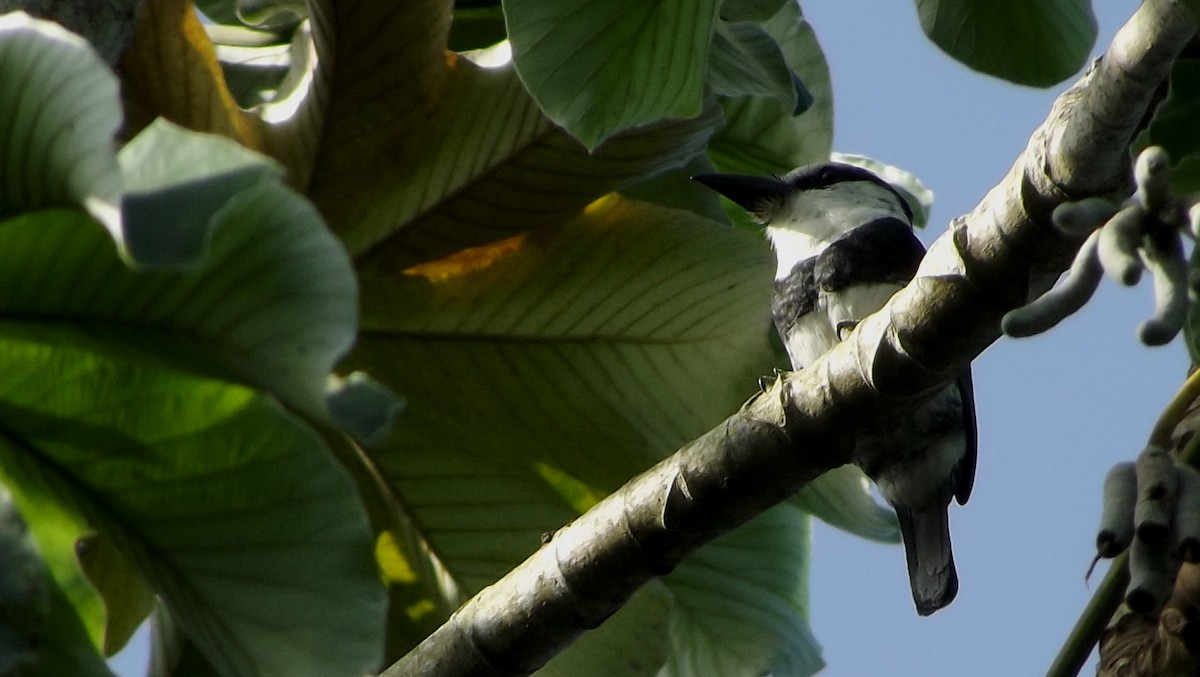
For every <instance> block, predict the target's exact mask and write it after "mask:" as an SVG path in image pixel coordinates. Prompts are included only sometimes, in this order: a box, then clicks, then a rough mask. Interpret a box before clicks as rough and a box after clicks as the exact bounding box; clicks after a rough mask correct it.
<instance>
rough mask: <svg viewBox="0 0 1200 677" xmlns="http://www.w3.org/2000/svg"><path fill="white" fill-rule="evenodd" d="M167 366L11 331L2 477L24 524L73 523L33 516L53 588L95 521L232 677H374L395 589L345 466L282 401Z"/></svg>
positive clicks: (32, 331)
mask: <svg viewBox="0 0 1200 677" xmlns="http://www.w3.org/2000/svg"><path fill="white" fill-rule="evenodd" d="M164 366H165V365H163V364H156V363H154V362H153V361H148V360H147V361H143V362H141V363H134V362H131V361H130V360H128V359H126V356H125V355H124V354H123V353H117V354H114V353H113V352H112V351H111V350H110V349H109V347H108V346H106V345H105V343H104V342H103V341H96V340H94V339H92V338H90V337H88V336H87V334H85V333H83V332H78V331H70V330H68V329H66V328H64V327H61V326H53V325H47V326H34V325H31V324H30V323H16V322H12V321H8V322H4V323H2V324H0V420H3V421H4V426H5V431H6V434H5V438H4V442H3V444H0V474H2V475H3V477H4V481H5V482H6V483H7V484H8V485H9V486H10V487H12V489H13V492H14V496H15V497H16V498H17V504H18V505H19V506H20V507H21V509H22V511H23V512H25V513H26V514H31V515H32V514H33V513H30V509H31V508H32V509H34V510H35V511H37V512H39V513H44V512H45V510H46V509H47V508H48V507H52V509H53V510H56V511H58V512H60V513H61V514H63V515H64V516H67V517H69V518H70V520H71V521H70V522H69V523H68V524H66V525H62V526H60V525H58V524H57V523H55V522H53V521H49V520H43V519H39V520H34V519H33V518H32V516H31V518H30V527H31V529H32V531H33V533H34V534H35V536H36V537H37V539H38V542H39V545H41V546H42V547H43V548H44V549H45V550H44V552H45V553H46V557H47V560H48V561H51V563H52V571H54V572H55V578H56V579H57V580H58V581H59V582H60V584H62V583H64V578H65V582H71V581H72V580H75V578H74V577H69V576H68V577H63V576H61V575H60V572H59V569H61V568H63V567H60V568H59V569H55V567H54V566H53V562H55V561H60V562H64V561H73V560H74V559H75V542H76V541H77V539H78V538H79V536H81V535H82V534H83V532H84V530H85V529H91V528H94V529H96V530H97V531H99V533H100V534H101V535H102V536H104V537H107V538H111V539H113V541H114V543H116V544H118V545H119V546H120V547H121V549H122V551H123V553H124V554H125V555H126V556H127V557H128V558H129V560H130V561H131V562H132V563H133V564H134V566H135V567H136V568H137V569H138V571H139V572H140V573H141V574H142V575H143V576H144V577H145V579H146V580H147V581H149V582H150V584H151V586H152V587H153V588H154V589H155V591H156V592H157V593H158V594H159V595H160V596H161V597H162V598H163V599H164V600H166V603H167V605H168V606H169V607H170V608H171V610H172V612H173V613H174V614H175V615H176V616H177V617H178V619H179V622H180V624H181V626H182V627H183V628H184V629H185V630H186V631H187V632H188V635H189V637H190V638H191V639H192V641H194V642H195V643H196V644H197V645H198V646H199V647H200V648H201V649H202V650H203V651H204V653H205V654H206V656H207V657H208V659H209V660H211V661H212V662H213V664H214V665H215V666H217V668H218V669H219V670H220V671H221V672H222V673H223V674H298V673H308V674H360V673H362V672H364V671H368V670H372V669H374V668H376V667H377V663H378V661H379V660H380V658H381V650H382V640H383V637H382V628H383V613H384V604H383V588H382V586H381V585H380V582H379V579H378V575H377V571H376V569H375V565H374V562H373V559H372V557H371V552H372V550H371V534H370V531H369V529H368V526H367V521H366V517H365V515H364V513H363V509H362V507H361V505H360V503H359V501H358V498H357V494H356V492H355V490H354V488H353V485H352V484H351V482H350V480H349V478H348V477H347V475H346V473H345V471H344V470H343V469H342V468H341V467H340V466H338V465H337V464H336V463H334V462H333V460H332V458H331V457H330V456H329V454H328V451H327V450H326V449H325V447H324V446H323V445H322V444H321V443H320V441H319V440H318V439H317V438H316V437H315V435H314V434H313V433H312V432H311V431H310V430H309V429H308V428H307V427H305V426H304V425H303V424H301V423H300V422H299V421H298V420H297V419H295V418H294V417H293V416H291V415H290V414H288V413H287V412H285V411H284V410H283V409H282V408H281V407H280V406H279V405H278V404H277V403H275V402H274V401H273V400H271V399H270V398H267V397H264V396H261V395H258V394H256V393H254V392H253V391H251V390H248V389H246V388H243V387H240V386H233V385H229V384H226V383H222V382H218V381H213V380H208V379H204V378H199V377H195V376H190V375H185V374H182V373H178V372H174V371H171V370H169V369H166V368H164ZM130 412H136V415H130ZM64 527H65V530H64ZM55 534H59V535H55ZM329 637H339V638H340V639H339V641H337V642H332V643H330V642H327V641H325V640H326V639H327V638H329ZM62 674H67V673H62Z"/></svg>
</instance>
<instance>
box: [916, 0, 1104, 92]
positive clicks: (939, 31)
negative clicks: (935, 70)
mask: <svg viewBox="0 0 1200 677" xmlns="http://www.w3.org/2000/svg"><path fill="white" fill-rule="evenodd" d="M916 1H917V13H918V14H919V15H920V18H921V28H922V29H923V30H924V31H925V35H927V36H929V39H930V40H932V41H933V43H934V44H935V45H937V46H938V47H939V48H941V49H942V51H944V52H946V53H947V54H949V55H950V56H951V57H953V58H955V59H957V60H958V61H960V62H962V63H963V64H965V65H967V66H969V67H971V68H973V69H975V70H977V71H980V72H983V73H987V74H988V75H994V76H996V77H998V78H1003V79H1005V80H1008V81H1010V82H1015V83H1018V84H1022V85H1031V86H1034V87H1050V86H1052V85H1055V84H1058V83H1059V82H1062V81H1063V80H1066V79H1067V78H1069V77H1071V76H1072V75H1074V74H1075V73H1077V72H1079V69H1080V68H1083V65H1084V63H1086V61H1087V58H1088V56H1089V55H1090V54H1091V51H1092V46H1093V45H1095V44H1096V31H1097V27H1096V16H1095V15H1094V14H1093V13H1092V3H1091V0H999V1H997V0H916Z"/></svg>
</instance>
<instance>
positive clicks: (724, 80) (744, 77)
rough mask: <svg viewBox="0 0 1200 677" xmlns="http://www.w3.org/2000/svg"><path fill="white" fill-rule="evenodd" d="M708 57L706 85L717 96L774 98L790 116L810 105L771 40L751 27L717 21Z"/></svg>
mask: <svg viewBox="0 0 1200 677" xmlns="http://www.w3.org/2000/svg"><path fill="white" fill-rule="evenodd" d="M708 58H709V67H708V68H709V70H708V84H709V86H710V87H712V89H713V91H714V92H716V93H717V94H719V95H721V96H728V97H738V96H762V97H766V98H769V99H776V100H778V101H779V102H780V103H783V104H785V105H787V106H788V107H789V108H790V109H791V111H792V114H793V115H798V114H800V113H802V112H803V111H804V110H805V109H806V108H808V106H809V105H811V104H812V96H811V95H810V94H809V93H808V91H807V90H806V89H804V85H803V84H802V83H801V82H800V81H799V79H798V78H796V76H795V75H794V74H793V73H792V71H791V69H790V68H788V65H787V62H786V61H785V60H784V58H783V53H782V52H781V51H780V49H779V45H777V44H775V39H774V38H772V37H771V36H770V34H768V33H767V32H766V31H765V30H763V29H762V28H760V27H758V26H756V25H754V24H751V23H734V24H731V23H728V22H726V21H717V23H716V32H714V33H713V40H712V51H711V52H709V57H708Z"/></svg>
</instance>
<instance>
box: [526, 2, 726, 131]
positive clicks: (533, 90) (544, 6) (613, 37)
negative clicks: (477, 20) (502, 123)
mask: <svg viewBox="0 0 1200 677" xmlns="http://www.w3.org/2000/svg"><path fill="white" fill-rule="evenodd" d="M716 5H717V2H716V0H700V1H698V2H696V1H689V0H663V1H661V2H642V1H641V0H613V1H611V2H591V1H590V0H562V1H560V2H543V0H507V1H506V2H505V3H504V13H505V17H506V19H507V22H508V34H509V39H510V40H511V41H512V46H513V60H514V61H515V62H516V66H517V71H518V72H519V73H520V74H521V80H522V81H523V82H524V83H525V86H526V87H527V88H528V90H529V93H530V94H532V95H533V97H534V98H535V99H537V102H538V105H539V106H540V108H541V110H542V111H543V112H544V113H545V114H546V116H547V117H549V118H550V119H551V120H553V121H554V122H555V123H557V124H558V125H560V126H562V127H563V128H565V129H566V130H567V131H568V132H570V133H571V134H572V135H573V136H574V137H575V138H577V139H579V140H580V141H582V142H583V143H584V145H585V146H587V147H588V148H595V147H596V146H598V145H599V144H600V142H601V141H603V140H604V139H606V138H608V137H610V136H612V135H613V134H616V133H617V132H620V131H622V130H625V129H629V128H630V127H634V126H637V125H645V124H649V123H652V122H657V121H659V120H662V119H664V118H678V119H686V118H692V117H695V116H697V115H699V114H700V111H701V109H702V103H703V101H702V98H701V94H702V90H703V85H704V65H705V63H706V62H707V60H708V49H709V40H710V38H711V35H712V30H713V27H712V24H713V20H714V19H715V18H716Z"/></svg>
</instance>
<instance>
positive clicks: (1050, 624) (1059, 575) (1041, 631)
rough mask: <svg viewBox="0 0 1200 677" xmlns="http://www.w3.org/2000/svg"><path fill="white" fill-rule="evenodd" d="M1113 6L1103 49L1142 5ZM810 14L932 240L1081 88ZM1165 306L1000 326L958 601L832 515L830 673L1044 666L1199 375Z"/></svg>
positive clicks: (855, 130)
mask: <svg viewBox="0 0 1200 677" xmlns="http://www.w3.org/2000/svg"><path fill="white" fill-rule="evenodd" d="M1102 4H1103V6H1102V7H1099V8H1098V10H1099V20H1100V38H1099V42H1098V45H1099V47H1101V48H1102V47H1104V46H1106V45H1107V44H1108V41H1109V39H1110V38H1111V36H1112V34H1113V32H1114V31H1115V30H1116V29H1117V28H1118V27H1119V26H1120V24H1121V23H1122V22H1123V21H1124V20H1125V19H1126V18H1127V17H1128V16H1129V14H1131V13H1132V12H1133V10H1134V8H1135V7H1136V4H1137V3H1134V2H1129V1H1126V2H1106V3H1102ZM805 13H806V16H807V17H808V18H809V20H810V21H811V22H812V23H813V25H814V26H815V28H816V31H817V34H818V36H819V38H820V40H821V43H822V45H823V46H824V48H825V51H826V55H827V57H828V59H829V62H830V67H831V69H832V73H833V86H834V106H835V110H836V113H835V120H836V129H835V148H836V150H839V151H842V152H849V153H861V154H865V155H869V156H872V157H874V158H876V159H879V160H882V161H884V162H888V163H891V164H895V165H897V166H900V167H903V168H905V169H908V170H909V171H912V172H913V173H915V174H916V175H917V176H919V177H920V178H921V179H922V180H923V181H924V182H925V183H926V185H928V186H929V187H930V188H932V189H933V190H934V191H935V194H936V202H935V205H934V212H933V218H932V220H931V222H930V226H929V228H928V232H926V233H923V234H922V237H923V239H925V240H926V241H929V240H931V239H932V238H933V237H936V236H937V235H938V234H940V233H941V232H942V231H943V230H944V229H945V224H946V223H947V222H948V221H949V220H950V219H951V218H953V217H954V216H957V215H959V214H962V213H965V212H967V211H969V210H970V209H971V208H972V207H973V206H974V205H975V204H976V202H978V201H979V199H980V198H981V197H982V196H983V195H984V194H985V193H986V191H987V190H988V189H989V188H990V187H991V186H992V185H994V184H995V182H996V181H998V180H999V179H1000V178H1001V177H1002V176H1003V175H1004V174H1005V172H1006V171H1007V170H1008V168H1009V166H1010V165H1011V163H1012V161H1013V160H1014V159H1015V158H1016V157H1017V155H1018V154H1019V153H1020V152H1021V150H1022V149H1023V148H1024V147H1025V144H1026V142H1027V140H1028V138H1029V134H1030V132H1032V131H1033V129H1034V128H1035V127H1036V126H1037V125H1038V124H1039V123H1040V122H1041V121H1042V119H1043V118H1044V117H1045V115H1046V113H1047V111H1048V110H1049V105H1050V102H1051V101H1052V100H1053V98H1054V96H1055V95H1057V93H1059V92H1060V91H1062V90H1063V89H1065V88H1066V86H1067V85H1062V86H1060V87H1057V88H1055V89H1053V90H1050V91H1042V90H1032V89H1028V88H1022V87H1017V86H1014V85H1009V84H1006V83H1003V82H999V81H997V80H993V79H990V78H987V77H985V76H982V75H979V74H976V73H973V72H971V71H969V70H967V69H966V68H965V67H963V66H960V65H958V64H957V63H954V62H952V61H951V60H950V59H949V58H948V57H945V56H944V55H943V54H942V53H941V52H939V51H938V50H937V49H936V48H935V47H933V46H932V45H931V44H930V43H928V41H926V40H925V38H924V36H923V35H922V34H921V32H920V27H919V25H918V23H917V17H916V10H915V8H914V5H913V3H905V2H879V0H838V1H836V2H808V3H805ZM1068 84H1069V83H1068ZM1151 304H1152V299H1151V295H1150V291H1149V288H1148V285H1145V284H1144V285H1143V287H1142V288H1138V289H1134V290H1129V289H1123V288H1116V287H1115V285H1113V284H1112V283H1110V282H1107V281H1106V282H1105V283H1104V284H1103V285H1102V287H1101V291H1100V293H1099V294H1098V295H1097V298H1095V299H1094V300H1093V301H1092V302H1091V304H1090V305H1089V306H1087V307H1086V308H1085V309H1084V310H1083V311H1082V312H1081V313H1080V314H1079V315H1077V316H1075V317H1072V318H1070V319H1068V320H1067V321H1066V322H1065V323H1064V324H1063V325H1060V326H1059V327H1058V328H1056V329H1054V330H1053V331H1051V332H1050V333H1049V334H1047V335H1044V336H1041V337H1036V338H1032V339H1021V340H1011V339H1002V340H1001V341H1000V342H998V343H997V344H995V345H994V346H992V347H991V348H990V349H989V350H988V351H987V352H985V353H984V354H983V355H982V356H981V357H980V358H979V359H978V360H977V361H976V363H975V367H974V369H975V372H974V373H975V389H976V403H977V407H978V412H979V429H980V459H979V470H978V476H977V479H976V483H975V490H974V493H973V495H972V497H971V501H970V503H969V504H968V505H967V506H966V507H965V508H958V509H956V510H954V512H953V514H952V516H951V523H952V529H953V537H954V545H955V558H956V561H957V563H958V570H959V576H960V579H961V590H960V592H959V595H958V599H957V600H956V601H955V602H954V604H953V605H952V606H951V607H950V608H948V609H945V610H943V611H940V612H939V613H937V614H936V615H935V616H933V617H930V618H919V617H917V615H916V613H915V611H914V610H913V606H912V600H911V598H910V596H909V590H908V584H907V578H906V574H905V568H904V555H903V552H902V551H901V549H900V548H899V547H898V546H883V545H878V544H873V543H869V542H866V541H862V540H860V539H857V538H855V537H852V536H849V535H846V534H844V533H841V532H838V531H836V530H834V529H831V528H829V527H826V526H824V525H818V526H817V527H816V529H815V534H814V561H813V563H812V577H811V588H812V592H811V596H812V623H813V627H814V631H815V632H816V634H817V637H818V639H819V640H820V641H821V643H822V644H823V646H824V650H825V660H826V662H827V663H828V664H829V667H828V668H826V670H825V671H824V672H823V673H822V674H823V675H826V676H828V677H843V676H858V675H872V674H888V675H892V676H898V677H905V676H907V675H913V676H916V675H921V676H922V677H938V676H940V675H946V676H958V675H965V674H970V675H983V676H987V675H1032V674H1041V673H1043V672H1044V671H1045V669H1046V667H1047V666H1048V665H1049V663H1050V661H1051V659H1052V658H1053V656H1054V654H1055V652H1056V651H1057V649H1058V647H1059V645H1060V644H1061V642H1062V640H1063V638H1064V637H1065V636H1066V634H1067V632H1068V630H1069V629H1070V626H1071V625H1072V623H1073V622H1074V620H1075V618H1076V617H1077V616H1078V614H1079V612H1080V610H1081V609H1082V608H1083V606H1084V604H1085V603H1086V602H1087V600H1088V599H1089V598H1090V596H1091V589H1090V588H1089V587H1088V586H1087V585H1086V584H1085V582H1084V579H1083V576H1084V572H1085V571H1086V569H1087V566H1088V564H1089V562H1090V560H1091V558H1092V555H1093V543H1094V538H1095V529H1096V524H1097V522H1098V520H1099V508H1100V488H1101V485H1102V482H1103V477H1104V474H1105V472H1107V469H1108V468H1109V466H1111V465H1112V464H1113V463H1115V462H1117V461H1121V460H1130V459H1132V458H1133V457H1134V456H1135V455H1136V454H1137V453H1138V451H1140V449H1141V446H1142V444H1143V443H1144V442H1145V438H1146V436H1147V434H1148V432H1149V429H1150V427H1151V426H1152V425H1153V422H1154V420H1155V418H1156V417H1157V415H1158V412H1159V411H1160V410H1161V408H1162V407H1163V406H1164V405H1165V404H1166V403H1167V401H1168V400H1169V399H1170V397H1171V395H1172V394H1173V392H1174V390H1175V388H1176V387H1177V386H1178V385H1179V384H1180V383H1182V380H1183V378H1184V376H1185V373H1186V369H1187V357H1186V351H1185V350H1184V348H1183V345H1182V343H1181V342H1180V341H1179V340H1176V341H1175V342H1174V343H1172V344H1171V345H1169V346H1167V347H1165V348H1158V349H1150V348H1146V347H1143V346H1142V345H1141V344H1139V343H1138V342H1137V339H1136V335H1135V331H1136V327H1137V324H1138V322H1140V321H1141V320H1142V319H1144V318H1145V317H1146V316H1147V315H1148V314H1149V313H1150V310H1151ZM1105 569H1106V566H1105V565H1103V564H1102V565H1101V566H1100V567H1099V569H1098V572H1097V574H1096V577H1095V579H1094V580H1093V585H1092V587H1093V588H1094V587H1095V582H1098V580H1099V578H1100V576H1102V575H1103V573H1104V571H1105ZM139 650H140V651H141V652H144V651H145V649H144V645H142V646H140V647H134V648H133V649H132V650H131V653H135V654H136V653H137V652H138V651H139ZM135 665H136V660H135V659H132V658H131V657H129V656H128V655H127V656H125V657H121V658H120V659H119V660H118V662H117V663H116V664H115V665H114V667H116V668H117V669H118V670H119V671H120V673H121V674H125V675H136V674H141V672H140V670H139V669H138V668H137V667H135ZM1087 670H1088V669H1085V672H1086V671H1087Z"/></svg>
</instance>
